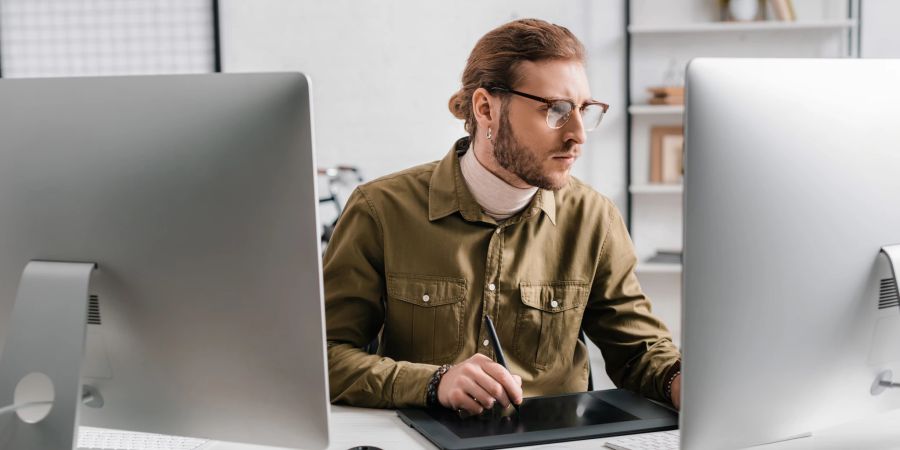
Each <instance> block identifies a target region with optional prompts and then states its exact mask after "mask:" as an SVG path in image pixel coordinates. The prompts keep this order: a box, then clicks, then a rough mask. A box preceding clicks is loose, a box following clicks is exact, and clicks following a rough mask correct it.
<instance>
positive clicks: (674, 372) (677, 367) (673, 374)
mask: <svg viewBox="0 0 900 450" xmlns="http://www.w3.org/2000/svg"><path fill="white" fill-rule="evenodd" d="M669 372H670V373H669V378H668V379H667V380H666V390H665V396H666V399H668V400H669V401H672V384H673V383H675V379H676V378H678V375H681V360H678V361H675V364H674V365H673V366H672V367H671V368H670V369H669Z"/></svg>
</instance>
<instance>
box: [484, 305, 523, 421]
mask: <svg viewBox="0 0 900 450" xmlns="http://www.w3.org/2000/svg"><path fill="white" fill-rule="evenodd" d="M484 321H485V322H486V323H487V330H488V339H490V340H491V345H493V346H494V354H495V355H497V363H498V364H500V365H501V366H503V368H504V369H506V371H507V372H509V366H507V365H506V358H504V357H503V347H501V346H500V339H498V338H497V330H496V329H495V328H494V321H492V320H491V316H488V315H485V316H484ZM510 374H512V372H510ZM509 403H510V404H512V405H513V408H516V412H519V405H517V404H515V403H513V401H512V399H510V400H509Z"/></svg>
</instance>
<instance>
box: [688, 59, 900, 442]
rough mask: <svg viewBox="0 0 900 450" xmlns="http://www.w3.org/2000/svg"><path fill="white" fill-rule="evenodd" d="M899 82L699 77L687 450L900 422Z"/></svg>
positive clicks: (743, 64)
mask: <svg viewBox="0 0 900 450" xmlns="http://www.w3.org/2000/svg"><path fill="white" fill-rule="evenodd" d="M897 80H900V61H897V60H850V59H842V60H833V59H712V58H709V59H707V58H702V59H695V60H693V61H692V62H691V63H690V64H689V66H688V69H687V105H686V117H685V125H686V150H685V156H686V159H685V160H686V169H685V199H684V207H685V219H684V220H685V222H684V225H685V227H684V230H685V231H684V244H685V247H684V274H683V276H684V312H683V315H684V316H683V318H684V323H683V333H684V335H683V337H684V340H683V343H684V346H683V351H684V385H683V405H682V411H681V429H682V431H681V436H682V448H686V449H727V448H738V447H741V448H743V447H745V446H750V445H755V444H762V443H767V442H773V441H779V440H785V439H789V438H791V437H797V436H804V435H808V434H809V433H815V432H816V430H819V429H822V428H824V427H827V426H829V425H833V424H836V423H839V422H845V421H849V420H853V419H858V418H864V417H865V416H867V415H869V414H873V413H876V412H879V411H884V410H888V409H892V408H897V407H900V389H886V388H884V386H883V385H882V384H880V383H879V380H881V381H883V375H884V374H885V373H886V371H892V372H893V374H895V375H894V381H897V379H896V378H897V375H898V374H900V313H898V305H897V291H896V284H895V283H896V278H895V276H894V274H893V273H892V270H891V265H890V264H889V260H888V258H886V257H885V255H884V254H882V252H881V249H882V247H884V246H889V245H892V244H898V243H900V126H898V122H897V121H898V119H897V118H898V117H900V84H898V82H897ZM894 249H896V247H894ZM895 264H896V262H895ZM898 268H900V266H898Z"/></svg>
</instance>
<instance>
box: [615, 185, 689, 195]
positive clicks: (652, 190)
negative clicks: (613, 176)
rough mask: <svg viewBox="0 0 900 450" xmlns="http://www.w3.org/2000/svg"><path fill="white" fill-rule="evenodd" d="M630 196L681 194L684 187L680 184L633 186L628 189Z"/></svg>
mask: <svg viewBox="0 0 900 450" xmlns="http://www.w3.org/2000/svg"><path fill="white" fill-rule="evenodd" d="M628 190H629V191H631V193H632V194H681V193H682V192H684V186H683V185H680V184H633V185H631V187H629V188H628Z"/></svg>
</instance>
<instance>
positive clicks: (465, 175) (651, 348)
mask: <svg viewBox="0 0 900 450" xmlns="http://www.w3.org/2000/svg"><path fill="white" fill-rule="evenodd" d="M462 82H463V87H462V89H461V90H460V91H459V92H457V94H456V95H454V97H453V98H452V99H451V101H450V109H451V111H452V112H453V113H454V115H456V116H457V117H458V118H461V119H464V120H465V128H466V130H467V131H468V132H469V136H468V137H466V138H463V139H460V140H459V141H457V143H456V144H455V145H454V146H453V148H451V150H450V152H449V153H448V154H447V156H446V157H445V158H444V159H443V160H441V161H438V162H433V163H430V164H425V165H422V166H418V167H413V168H411V169H408V170H405V171H402V172H399V173H395V174H392V175H388V176H386V177H383V178H380V179H378V180H375V181H373V182H371V183H368V184H364V185H362V186H360V187H359V188H358V189H357V190H356V191H355V192H354V193H353V195H352V196H351V198H350V199H349V200H348V202H347V206H346V208H345V210H344V213H343V215H342V217H341V219H340V221H339V222H338V225H337V228H336V229H335V231H334V235H333V237H332V240H331V242H330V243H329V246H328V250H327V252H326V255H325V263H324V272H325V307H326V322H327V335H328V361H329V363H328V364H329V377H330V385H331V399H332V401H333V402H336V403H348V404H353V405H358V406H371V407H406V406H426V405H442V406H444V407H447V408H452V409H457V410H464V411H466V412H468V413H470V414H479V413H481V412H482V411H483V410H484V409H489V408H492V407H493V406H494V404H495V403H496V402H499V403H500V404H501V406H503V407H509V406H510V403H515V404H518V403H520V402H521V401H522V397H523V396H531V395H548V394H557V393H565V392H575V391H584V390H585V389H586V388H587V376H588V370H589V361H588V358H587V348H586V347H585V345H584V344H583V343H582V342H580V341H579V340H578V334H579V329H580V328H582V327H583V329H584V331H585V332H586V334H587V336H588V337H590V338H591V339H592V340H593V341H594V342H595V343H596V344H597V345H598V347H599V348H600V349H601V350H602V352H603V357H604V360H605V362H606V370H607V372H608V374H609V375H610V377H611V378H612V380H613V381H614V382H615V383H616V385H618V386H621V387H625V388H628V389H631V390H634V391H637V392H640V393H642V394H644V395H645V396H647V397H650V398H654V399H658V400H663V401H671V402H673V403H674V405H675V406H676V407H677V406H678V399H679V394H680V381H681V376H680V362H679V359H680V354H679V352H678V350H677V349H676V348H675V346H674V345H673V344H672V341H671V336H670V334H669V332H668V331H667V330H666V328H665V326H664V325H663V324H662V323H661V322H660V321H659V320H658V319H657V318H655V317H654V316H653V315H651V313H650V303H649V301H648V300H647V298H646V297H645V296H644V294H643V293H642V291H641V288H640V285H639V284H638V282H637V278H636V277H635V274H634V267H635V264H636V258H635V255H634V249H633V246H632V243H631V240H630V238H629V236H628V232H627V230H626V228H625V225H624V222H623V220H622V217H621V215H620V214H619V212H618V211H617V210H616V208H615V206H614V205H613V204H612V202H610V201H609V200H608V199H606V198H605V197H603V196H602V195H600V194H598V193H597V192H595V191H594V190H592V189H591V188H590V187H588V186H586V185H585V184H583V183H581V182H580V181H578V180H576V179H574V178H572V177H571V176H570V175H569V170H570V168H571V167H572V164H573V163H574V161H575V159H576V158H577V157H578V156H579V155H580V154H581V146H582V144H584V142H585V139H586V132H587V131H589V130H591V129H594V128H596V127H597V125H599V123H600V119H601V118H602V116H603V114H604V113H605V112H606V109H607V105H605V104H602V103H600V102H597V101H594V100H592V99H591V95H590V89H589V86H588V81H587V75H586V73H585V69H584V49H583V46H582V45H581V43H580V42H579V41H578V39H576V38H575V37H574V36H573V35H572V33H571V32H570V31H569V30H567V29H566V28H563V27H561V26H558V25H553V24H549V23H547V22H544V21H540V20H534V19H525V20H518V21H514V22H511V23H508V24H505V25H503V26H500V27H499V28H497V29H495V30H493V31H491V32H489V33H488V34H487V35H485V36H484V37H482V38H481V40H479V42H478V43H477V44H476V46H475V48H474V49H473V51H472V54H471V55H470V57H469V60H468V63H467V66H466V68H465V71H464V72H463V77H462ZM485 315H487V316H490V317H491V318H492V320H493V322H494V323H495V324H496V329H497V334H498V335H499V339H500V342H501V343H502V346H503V347H504V349H505V350H506V351H505V353H506V360H507V363H508V365H509V370H507V369H505V368H503V367H502V366H501V365H499V364H497V363H495V362H494V359H495V357H496V355H494V351H493V348H492V346H491V345H490V342H489V340H488V334H487V333H488V332H487V328H486V325H485V321H484V319H483V318H484V316H485ZM376 339H378V354H368V353H367V352H365V351H363V350H362V347H365V346H366V345H367V344H369V343H370V342H372V341H373V340H376Z"/></svg>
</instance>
